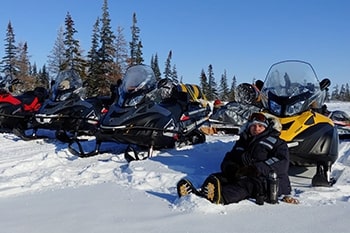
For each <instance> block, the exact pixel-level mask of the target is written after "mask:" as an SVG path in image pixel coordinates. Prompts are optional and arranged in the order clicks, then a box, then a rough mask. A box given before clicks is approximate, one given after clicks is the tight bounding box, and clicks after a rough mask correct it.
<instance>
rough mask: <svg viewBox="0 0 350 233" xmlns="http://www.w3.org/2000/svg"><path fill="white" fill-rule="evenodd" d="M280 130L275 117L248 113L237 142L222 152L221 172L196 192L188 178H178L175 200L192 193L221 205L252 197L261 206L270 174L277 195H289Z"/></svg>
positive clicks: (284, 152)
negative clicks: (276, 188) (277, 180)
mask: <svg viewBox="0 0 350 233" xmlns="http://www.w3.org/2000/svg"><path fill="white" fill-rule="evenodd" d="M281 129H282V126H281V124H280V122H279V120H278V119H277V118H276V117H274V116H272V115H270V114H267V113H262V112H257V113H253V114H251V116H250V117H249V120H248V122H247V123H246V124H244V125H243V126H242V127H241V132H240V138H239V140H238V141H236V143H235V144H234V146H233V148H232V150H231V151H230V152H227V153H226V155H225V157H224V159H223V161H222V163H221V172H218V173H214V174H211V175H209V176H208V177H207V179H206V180H205V181H204V183H203V185H202V186H201V188H200V189H198V190H197V189H196V188H195V187H194V186H193V184H192V183H191V182H190V181H189V180H188V179H186V178H184V179H181V180H180V181H179V182H178V184H177V192H178V195H179V197H182V196H185V195H188V194H191V193H194V194H196V195H199V196H202V197H204V198H206V199H208V200H209V201H210V202H212V203H216V204H224V205H226V204H230V203H238V202H239V201H241V200H244V199H249V198H255V199H256V202H257V203H258V204H263V203H264V201H268V200H267V198H266V197H267V177H268V174H269V172H270V171H275V172H276V173H277V177H278V179H279V185H278V195H279V196H281V195H289V194H290V192H291V184H290V180H289V176H288V169H289V150H288V146H287V143H286V142H285V141H284V140H282V139H280V138H279V135H280V130H281ZM286 197H287V198H289V200H290V198H291V197H289V196H286ZM292 200H293V199H292ZM294 200H296V199H294ZM287 202H289V201H288V200H287Z"/></svg>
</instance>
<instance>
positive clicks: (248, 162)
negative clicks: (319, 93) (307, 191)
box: [221, 116, 291, 195]
mask: <svg viewBox="0 0 350 233" xmlns="http://www.w3.org/2000/svg"><path fill="white" fill-rule="evenodd" d="M269 121H270V124H269V126H268V127H267V128H266V130H265V131H264V132H263V133H261V134H259V135H257V136H251V135H250V133H249V128H248V125H247V126H245V128H243V131H242V132H241V133H240V138H239V140H238V141H236V143H235V145H234V146H233V148H232V150H231V151H230V152H228V153H226V155H225V157H224V159H223V161H222V163H221V171H222V173H223V174H224V175H225V176H226V177H227V178H228V179H237V178H239V177H240V176H254V177H255V176H256V177H259V178H261V179H262V180H263V179H265V178H267V177H268V174H269V172H270V171H271V170H274V171H275V172H276V173H277V175H278V177H279V195H281V194H285V195H288V194H290V192H291V185H290V181H289V177H288V169H289V150H288V146H287V143H286V142H285V141H284V140H282V139H280V138H279V135H280V130H281V125H280V123H279V121H278V120H277V119H276V118H274V117H272V116H270V119H269Z"/></svg>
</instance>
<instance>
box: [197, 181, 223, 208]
mask: <svg viewBox="0 0 350 233" xmlns="http://www.w3.org/2000/svg"><path fill="white" fill-rule="evenodd" d="M201 194H202V196H203V197H205V198H206V199H207V200H209V201H210V202H212V203H214V204H224V200H223V198H222V196H221V184H220V180H219V178H217V177H216V176H214V175H210V176H208V178H207V179H206V180H205V181H204V183H203V185H202V188H201Z"/></svg>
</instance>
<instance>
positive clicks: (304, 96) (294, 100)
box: [261, 60, 325, 117]
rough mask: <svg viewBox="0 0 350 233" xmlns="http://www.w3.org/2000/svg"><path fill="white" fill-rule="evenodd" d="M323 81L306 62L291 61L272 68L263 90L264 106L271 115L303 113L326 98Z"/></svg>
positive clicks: (283, 115)
mask: <svg viewBox="0 0 350 233" xmlns="http://www.w3.org/2000/svg"><path fill="white" fill-rule="evenodd" d="M322 92H323V91H321V88H320V82H319V80H318V78H317V76H316V73H315V71H314V69H313V67H312V66H311V65H310V64H309V63H306V62H303V61H297V60H289V61H283V62H279V63H276V64H274V65H272V66H271V68H270V69H269V71H268V73H267V75H266V79H265V81H264V86H263V88H262V90H261V94H262V96H261V98H262V104H263V106H264V107H265V108H266V109H268V110H269V111H270V112H271V113H272V114H274V115H276V116H279V117H285V116H293V115H296V114H299V113H301V112H304V111H305V110H307V109H309V108H310V107H313V106H321V105H322V104H323V103H322V101H324V98H323V96H324V95H325V93H322Z"/></svg>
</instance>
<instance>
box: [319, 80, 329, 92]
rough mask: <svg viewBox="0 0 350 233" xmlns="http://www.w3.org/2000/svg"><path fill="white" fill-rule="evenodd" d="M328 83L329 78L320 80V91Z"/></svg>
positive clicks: (326, 86)
mask: <svg viewBox="0 0 350 233" xmlns="http://www.w3.org/2000/svg"><path fill="white" fill-rule="evenodd" d="M330 85H331V80H329V79H328V78H325V79H323V80H322V81H321V82H320V88H321V91H323V90H326V89H327V88H328V87H329V86H330Z"/></svg>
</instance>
